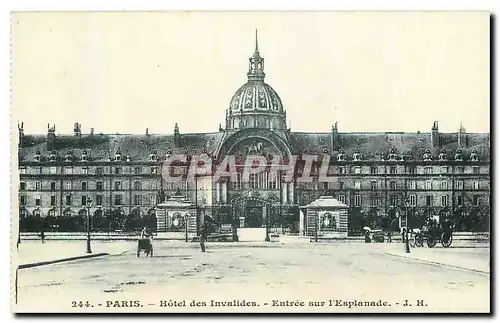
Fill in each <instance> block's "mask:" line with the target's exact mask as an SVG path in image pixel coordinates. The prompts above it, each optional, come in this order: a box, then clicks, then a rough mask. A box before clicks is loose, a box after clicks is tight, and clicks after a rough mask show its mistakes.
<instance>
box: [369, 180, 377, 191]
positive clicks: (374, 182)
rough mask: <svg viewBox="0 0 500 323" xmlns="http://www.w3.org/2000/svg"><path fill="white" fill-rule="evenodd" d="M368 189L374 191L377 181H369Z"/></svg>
mask: <svg viewBox="0 0 500 323" xmlns="http://www.w3.org/2000/svg"><path fill="white" fill-rule="evenodd" d="M370 187H371V189H372V190H376V189H377V181H371V182H370Z"/></svg>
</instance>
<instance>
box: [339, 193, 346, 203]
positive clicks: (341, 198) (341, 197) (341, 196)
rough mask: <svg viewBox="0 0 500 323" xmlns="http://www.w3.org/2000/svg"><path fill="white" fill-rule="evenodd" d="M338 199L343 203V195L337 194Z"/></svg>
mask: <svg viewBox="0 0 500 323" xmlns="http://www.w3.org/2000/svg"><path fill="white" fill-rule="evenodd" d="M338 200H339V202H340V203H344V204H345V195H339V196H338Z"/></svg>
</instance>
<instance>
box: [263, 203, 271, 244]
mask: <svg viewBox="0 0 500 323" xmlns="http://www.w3.org/2000/svg"><path fill="white" fill-rule="evenodd" d="M264 207H265V208H266V209H267V211H268V212H266V239H265V241H267V242H269V241H271V239H270V238H269V216H270V214H269V213H270V212H269V211H271V208H268V207H267V206H266V205H265V206H264Z"/></svg>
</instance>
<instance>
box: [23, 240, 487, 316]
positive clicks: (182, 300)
mask: <svg viewBox="0 0 500 323" xmlns="http://www.w3.org/2000/svg"><path fill="white" fill-rule="evenodd" d="M418 250H421V251H420V254H422V253H424V252H425V253H429V252H434V251H438V249H437V247H436V249H428V248H425V249H424V248H420V249H415V250H414V252H415V253H417V252H419V251H418ZM388 252H389V253H393V254H400V255H404V248H403V245H402V244H362V243H339V244H318V245H315V244H304V245H279V244H273V243H268V244H264V243H262V244H260V245H257V246H241V245H238V244H208V245H207V253H201V252H200V250H199V246H198V245H197V244H194V243H179V242H166V241H157V242H156V243H155V256H154V257H152V258H145V257H141V258H137V256H136V255H135V244H134V243H133V242H130V243H129V251H128V252H126V253H124V254H121V255H114V256H107V257H100V258H94V259H88V260H81V261H76V262H69V263H61V264H57V265H49V266H42V267H37V268H32V269H24V270H20V273H19V283H20V289H19V302H20V305H23V304H26V303H30V308H31V309H32V310H35V309H39V308H40V309H45V310H50V309H51V308H53V307H52V306H54V304H57V303H59V304H65V305H66V306H67V308H68V309H69V310H71V309H73V310H75V311H78V310H84V311H91V310H99V309H100V308H106V307H107V306H109V307H108V309H109V308H113V307H114V308H116V309H120V310H122V311H123V310H127V308H131V309H135V310H137V307H135V306H139V307H140V306H143V310H144V311H170V312H171V311H189V310H192V308H193V307H198V308H199V310H200V311H205V312H208V311H230V310H233V311H239V312H241V311H252V310H255V309H256V308H257V310H259V311H283V310H285V311H288V312H290V311H304V310H314V309H316V310H318V311H321V312H325V311H331V312H335V311H337V312H338V311H349V309H350V310H355V311H406V310H408V309H409V308H410V307H409V306H404V305H405V304H411V305H412V306H411V309H410V310H411V311H426V310H428V308H432V309H433V310H434V311H445V312H446V311H463V312H470V311H488V310H489V298H490V293H489V283H490V277H489V274H485V273H480V272H474V271H469V270H463V269H459V268H453V267H443V266H437V265H431V264H426V263H422V262H419V261H415V260H409V259H404V258H400V257H397V256H392V255H388V254H387V253H388ZM439 252H441V253H443V252H447V253H449V254H451V255H453V254H454V255H455V256H456V257H468V258H469V259H471V261H482V262H486V263H487V261H488V259H489V249H488V248H450V249H447V250H445V249H443V248H439ZM87 300H90V303H89V304H88V305H85V302H86V301H87ZM80 301H81V302H82V303H80ZM72 302H76V303H72ZM99 304H100V305H99ZM149 304H154V305H149ZM72 305H73V306H76V307H73V308H72ZM368 305H370V306H368ZM79 306H93V307H91V308H87V309H85V308H83V309H81V308H79ZM59 308H60V307H59Z"/></svg>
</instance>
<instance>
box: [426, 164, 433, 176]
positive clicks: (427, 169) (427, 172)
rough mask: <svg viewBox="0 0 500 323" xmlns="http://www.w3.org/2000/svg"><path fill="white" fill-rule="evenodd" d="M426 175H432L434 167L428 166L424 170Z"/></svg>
mask: <svg viewBox="0 0 500 323" xmlns="http://www.w3.org/2000/svg"><path fill="white" fill-rule="evenodd" d="M424 174H427V175H429V174H432V166H427V167H425V168H424Z"/></svg>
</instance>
